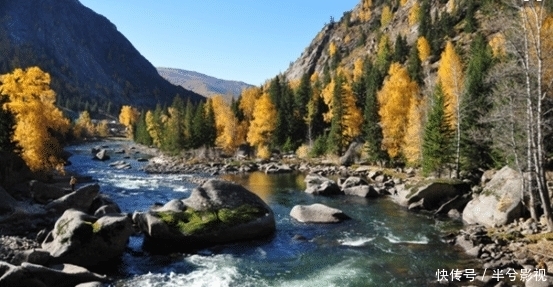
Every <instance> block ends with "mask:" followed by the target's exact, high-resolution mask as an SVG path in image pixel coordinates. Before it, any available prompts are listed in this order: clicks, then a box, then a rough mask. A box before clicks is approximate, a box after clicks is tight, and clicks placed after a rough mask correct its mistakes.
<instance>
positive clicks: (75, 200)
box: [45, 184, 100, 214]
mask: <svg viewBox="0 0 553 287" xmlns="http://www.w3.org/2000/svg"><path fill="white" fill-rule="evenodd" d="M99 192H100V186H99V185H98V184H90V185H86V186H83V187H81V188H79V189H77V190H76V191H74V192H72V193H69V194H67V195H65V196H63V197H60V198H58V199H56V200H54V201H52V202H50V203H48V204H47V205H46V207H45V208H46V210H53V211H55V212H56V213H60V214H61V213H62V212H64V211H65V210H67V209H70V208H72V209H76V210H80V211H83V212H87V211H88V210H89V208H90V206H91V205H92V202H93V201H94V199H95V198H96V196H97V195H98V193H99Z"/></svg>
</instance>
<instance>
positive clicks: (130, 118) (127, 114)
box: [119, 106, 140, 138]
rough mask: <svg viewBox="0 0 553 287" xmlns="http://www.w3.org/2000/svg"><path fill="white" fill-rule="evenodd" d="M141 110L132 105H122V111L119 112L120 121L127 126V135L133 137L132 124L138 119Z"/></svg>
mask: <svg viewBox="0 0 553 287" xmlns="http://www.w3.org/2000/svg"><path fill="white" fill-rule="evenodd" d="M139 116H140V112H138V110H137V109H136V108H133V107H131V106H123V107H121V113H119V123H121V124H122V125H124V126H125V128H126V130H127V137H129V138H132V136H133V134H132V126H133V125H134V124H135V123H136V121H137V120H138V117H139Z"/></svg>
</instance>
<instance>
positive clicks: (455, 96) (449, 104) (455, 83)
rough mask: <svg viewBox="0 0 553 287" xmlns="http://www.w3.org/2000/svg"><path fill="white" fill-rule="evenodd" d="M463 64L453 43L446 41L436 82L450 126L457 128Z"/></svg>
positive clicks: (462, 82) (462, 83)
mask: <svg viewBox="0 0 553 287" xmlns="http://www.w3.org/2000/svg"><path fill="white" fill-rule="evenodd" d="M464 78H465V77H464V75H463V65H462V63H461V58H460V57H459V55H457V52H455V48H454V47H453V44H452V43H451V42H450V41H448V42H447V43H446V46H445V50H444V51H443V52H442V55H441V58H440V65H439V67H438V82H439V83H440V84H441V85H442V90H443V92H444V98H445V99H444V100H445V105H446V114H448V115H451V123H450V125H451V127H452V128H455V129H457V123H458V118H459V97H460V96H461V94H462V93H463V86H464V82H465V79H464Z"/></svg>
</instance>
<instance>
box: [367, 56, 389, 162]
mask: <svg viewBox="0 0 553 287" xmlns="http://www.w3.org/2000/svg"><path fill="white" fill-rule="evenodd" d="M363 82H364V85H365V93H366V95H365V105H364V107H365V109H364V113H363V137H364V138H365V147H366V151H367V154H368V157H369V160H370V161H372V162H376V161H380V160H384V159H386V157H387V155H386V152H385V151H384V150H383V149H382V128H381V126H380V116H379V115H378V111H379V104H378V100H377V92H378V90H379V89H380V84H381V83H382V75H381V74H380V72H379V71H378V70H377V69H374V67H373V64H372V62H370V61H366V66H365V68H364V76H363Z"/></svg>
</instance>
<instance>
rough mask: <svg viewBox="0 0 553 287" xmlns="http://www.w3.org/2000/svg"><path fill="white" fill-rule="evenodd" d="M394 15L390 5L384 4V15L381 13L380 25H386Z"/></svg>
mask: <svg viewBox="0 0 553 287" xmlns="http://www.w3.org/2000/svg"><path fill="white" fill-rule="evenodd" d="M393 16H394V14H393V12H392V9H390V6H388V5H384V7H383V8H382V15H380V25H381V27H384V26H386V25H388V24H389V23H390V21H392V17H393Z"/></svg>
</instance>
